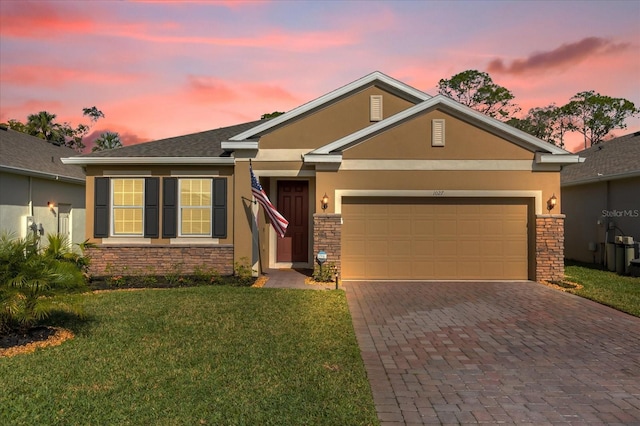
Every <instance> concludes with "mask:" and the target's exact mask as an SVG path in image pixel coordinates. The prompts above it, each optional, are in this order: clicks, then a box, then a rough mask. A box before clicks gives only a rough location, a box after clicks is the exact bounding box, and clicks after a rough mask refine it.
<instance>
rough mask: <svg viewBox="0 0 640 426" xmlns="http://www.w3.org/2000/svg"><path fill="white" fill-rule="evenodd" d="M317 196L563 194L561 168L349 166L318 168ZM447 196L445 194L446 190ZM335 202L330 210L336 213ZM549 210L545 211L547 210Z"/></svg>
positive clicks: (544, 197) (546, 196)
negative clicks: (343, 192)
mask: <svg viewBox="0 0 640 426" xmlns="http://www.w3.org/2000/svg"><path fill="white" fill-rule="evenodd" d="M316 185H317V187H316V198H319V197H320V196H321V195H322V194H324V193H325V192H326V193H327V194H329V196H330V198H331V199H333V200H335V190H336V189H372V190H373V189H378V190H435V191H438V190H444V191H446V190H469V191H488V190H492V191H493V190H503V191H505V190H509V191H516V190H518V191H525V190H526V191H542V194H541V195H542V200H543V201H545V200H547V199H549V198H550V197H551V196H552V195H553V194H556V196H557V197H558V194H560V174H559V173H558V172H532V171H488V170H467V171H437V170H436V171H397V170H382V171H381V170H375V171H360V170H357V171H356V170H349V171H339V172H337V173H336V172H318V173H317V174H316ZM445 196H446V194H445ZM561 203H562V197H558V205H557V206H556V209H555V211H556V212H558V211H560V209H561V206H560V204H561ZM334 205H335V203H334V202H332V203H330V205H329V209H328V211H327V212H328V213H333V212H334V210H333V206H334ZM545 213H546V211H545Z"/></svg>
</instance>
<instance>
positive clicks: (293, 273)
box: [263, 269, 335, 290]
mask: <svg viewBox="0 0 640 426" xmlns="http://www.w3.org/2000/svg"><path fill="white" fill-rule="evenodd" d="M312 273H313V271H312V270H311V269H267V270H266V271H264V273H263V275H264V276H265V277H266V278H268V280H267V282H266V283H265V285H264V287H265V288H297V289H304V290H331V289H335V284H333V283H327V284H306V283H305V280H306V279H307V278H309V277H310V276H311V274H312Z"/></svg>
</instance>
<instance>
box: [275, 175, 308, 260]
mask: <svg viewBox="0 0 640 426" xmlns="http://www.w3.org/2000/svg"><path fill="white" fill-rule="evenodd" d="M269 180H270V181H269V199H270V200H271V202H272V203H273V201H276V200H278V182H279V181H281V180H303V181H306V182H308V185H309V186H308V191H309V215H308V216H309V217H308V218H307V220H308V221H309V235H308V238H307V245H308V255H307V256H308V259H307V261H306V262H278V261H277V258H278V252H277V248H278V238H279V237H278V236H277V235H276V233H275V231H274V230H273V228H272V227H271V226H270V227H269V263H268V264H269V268H272V269H297V268H302V269H311V268H313V260H312V258H313V214H314V213H315V212H316V203H315V202H314V199H315V193H316V185H315V179H312V178H307V177H303V178H299V177H293V176H292V177H288V176H286V177H285V176H282V177H270V178H269ZM277 207H278V206H276V208H277Z"/></svg>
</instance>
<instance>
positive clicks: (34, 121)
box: [27, 111, 59, 141]
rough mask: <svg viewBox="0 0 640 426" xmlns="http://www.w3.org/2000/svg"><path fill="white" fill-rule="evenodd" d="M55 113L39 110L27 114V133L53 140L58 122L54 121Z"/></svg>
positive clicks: (56, 134) (55, 136)
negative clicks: (35, 112)
mask: <svg viewBox="0 0 640 426" xmlns="http://www.w3.org/2000/svg"><path fill="white" fill-rule="evenodd" d="M55 119H56V115H55V114H51V113H49V112H47V111H40V112H39V113H37V114H30V115H29V116H27V129H28V133H29V134H30V135H33V136H37V137H39V138H42V139H45V140H48V141H53V140H56V139H57V138H58V127H59V126H58V124H56V123H55V122H54V120H55Z"/></svg>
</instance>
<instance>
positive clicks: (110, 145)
mask: <svg viewBox="0 0 640 426" xmlns="http://www.w3.org/2000/svg"><path fill="white" fill-rule="evenodd" d="M93 143H94V144H95V146H94V147H93V148H92V149H91V152H95V151H106V150H108V149H114V148H122V141H120V135H119V134H118V133H117V132H104V133H103V134H101V135H100V136H99V137H98V139H96V140H95V141H94V142H93Z"/></svg>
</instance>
